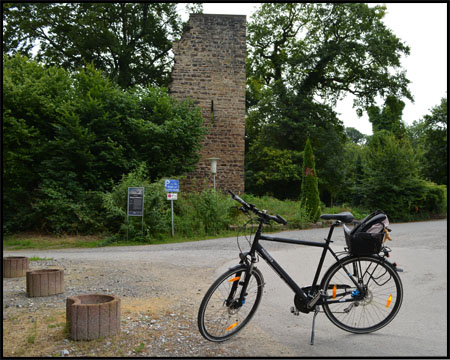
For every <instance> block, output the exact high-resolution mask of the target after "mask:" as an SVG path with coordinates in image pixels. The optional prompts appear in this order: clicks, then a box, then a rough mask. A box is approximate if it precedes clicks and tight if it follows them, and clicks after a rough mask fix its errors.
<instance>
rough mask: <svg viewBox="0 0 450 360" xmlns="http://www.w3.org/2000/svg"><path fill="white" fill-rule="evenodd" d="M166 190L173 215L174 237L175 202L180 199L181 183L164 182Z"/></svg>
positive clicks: (176, 181)
mask: <svg viewBox="0 0 450 360" xmlns="http://www.w3.org/2000/svg"><path fill="white" fill-rule="evenodd" d="M164 189H165V190H166V191H167V192H168V193H167V200H170V210H171V214H172V237H173V236H174V234H175V231H174V226H173V201H174V200H177V199H178V194H177V193H178V192H179V191H180V183H179V181H178V180H166V181H165V182H164Z"/></svg>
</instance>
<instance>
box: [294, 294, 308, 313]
mask: <svg viewBox="0 0 450 360" xmlns="http://www.w3.org/2000/svg"><path fill="white" fill-rule="evenodd" d="M294 304H295V307H296V308H297V310H298V311H300V312H302V313H305V314H308V313H309V312H311V310H312V309H308V308H307V306H306V302H304V301H303V299H302V298H301V297H300V296H298V295H297V294H296V295H295V296H294Z"/></svg>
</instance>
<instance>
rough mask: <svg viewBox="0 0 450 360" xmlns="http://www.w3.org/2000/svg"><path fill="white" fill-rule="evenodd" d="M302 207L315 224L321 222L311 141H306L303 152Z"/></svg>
mask: <svg viewBox="0 0 450 360" xmlns="http://www.w3.org/2000/svg"><path fill="white" fill-rule="evenodd" d="M300 206H301V207H303V208H304V209H305V210H306V214H307V216H308V217H309V219H310V221H312V222H314V223H315V222H316V221H317V220H319V216H320V214H321V210H320V198H319V188H318V181H317V174H316V166H315V163H314V154H313V149H312V147H311V143H310V141H309V139H307V140H306V145H305V150H304V152H303V167H302V186H301V192H300Z"/></svg>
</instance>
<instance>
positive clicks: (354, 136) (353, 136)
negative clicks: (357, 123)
mask: <svg viewBox="0 0 450 360" xmlns="http://www.w3.org/2000/svg"><path fill="white" fill-rule="evenodd" d="M345 135H347V137H348V138H349V139H350V141H352V142H353V143H355V144H359V145H361V144H362V143H363V142H364V141H366V135H364V134H363V133H361V132H360V131H359V130H358V129H355V128H354V127H346V128H345Z"/></svg>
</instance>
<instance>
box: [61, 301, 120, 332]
mask: <svg viewBox="0 0 450 360" xmlns="http://www.w3.org/2000/svg"><path fill="white" fill-rule="evenodd" d="M66 322H67V325H68V327H69V331H70V337H71V338H72V339H73V340H93V339H98V338H100V337H107V336H111V335H115V334H117V333H119V331H120V299H119V298H118V297H116V296H114V295H102V294H86V295H77V296H69V297H68V298H67V301H66Z"/></svg>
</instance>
